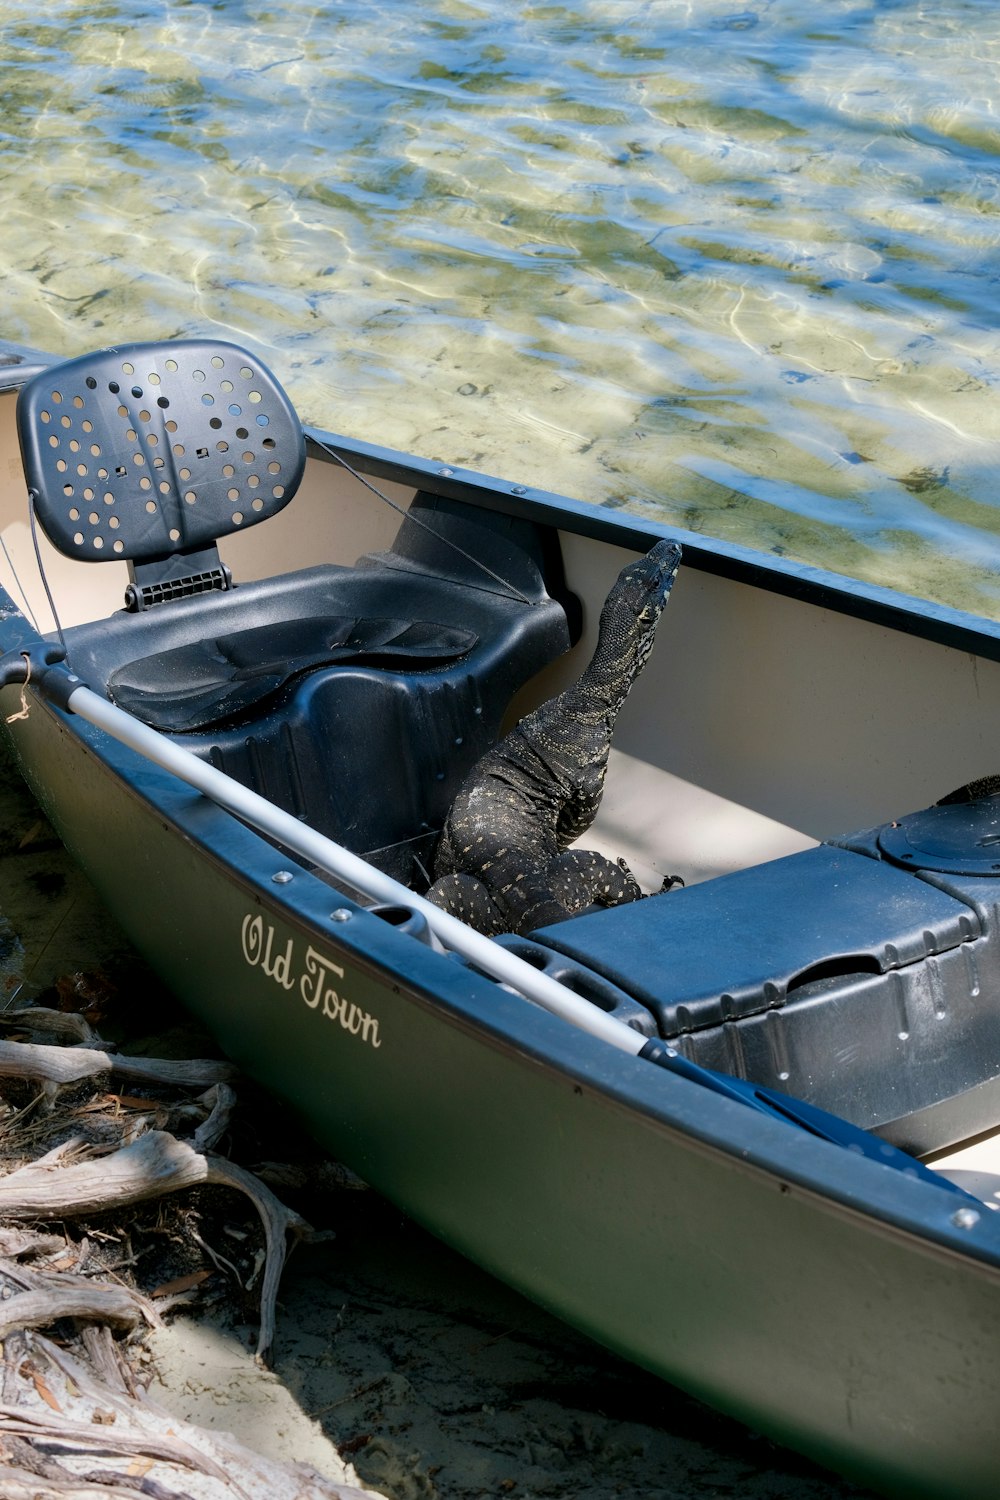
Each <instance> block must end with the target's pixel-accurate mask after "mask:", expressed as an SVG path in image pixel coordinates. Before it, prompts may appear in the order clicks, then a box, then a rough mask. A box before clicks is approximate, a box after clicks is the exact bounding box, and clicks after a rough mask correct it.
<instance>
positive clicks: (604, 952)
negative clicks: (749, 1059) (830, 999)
mask: <svg viewBox="0 0 1000 1500" xmlns="http://www.w3.org/2000/svg"><path fill="white" fill-rule="evenodd" d="M980 935H981V926H980V922H979V920H978V918H977V916H976V914H975V912H974V911H973V910H972V909H971V908H970V907H968V906H966V905H965V904H964V903H962V902H961V901H958V900H956V899H955V898H954V897H953V896H950V895H947V894H946V893H945V892H944V891H941V890H938V889H937V888H936V887H935V886H932V885H929V884H928V883H927V882H926V881H923V880H920V879H919V878H917V877H916V876H914V875H913V874H910V873H909V872H908V871H906V870H904V869H900V868H899V867H897V866H895V865H892V864H889V863H887V862H884V861H881V860H876V859H871V858H869V857H868V856H866V855H863V854H855V853H851V852H849V851H847V850H843V849H835V848H832V847H830V846H829V845H825V844H823V845H820V846H819V847H818V848H816V849H809V850H807V851H805V852H804V853H801V854H792V855H789V856H787V857H786V858H784V859H776V860H773V861H771V862H770V863H768V864H763V865H756V866H754V867H753V868H752V869H749V870H740V871H737V872H736V873H735V874H733V875H723V876H720V877H719V878H718V879H716V880H711V881H706V882H705V883H704V884H703V885H696V886H692V887H691V888H690V889H687V890H679V891H670V892H667V893H665V894H663V895H657V896H650V897H647V898H646V899H644V900H642V901H636V902H632V903H631V904H629V905H627V906H617V907H612V908H610V909H608V910H607V911H600V912H593V913H589V914H587V915H585V916H581V917H576V918H573V919H572V920H570V921H567V922H560V923H557V924H554V925H553V926H550V927H546V928H544V929H543V930H542V931H540V932H538V933H536V934H534V936H535V937H536V938H537V939H538V941H540V942H543V943H545V944H546V945H547V946H549V947H550V948H555V949H557V950H558V951H559V952H561V953H565V954H567V955H568V956H569V957H571V958H574V959H576V960H577V961H578V962H579V963H581V964H586V965H588V966H589V967H590V968H591V969H594V970H596V971H597V972H598V973H599V974H602V975H604V976H605V977H606V978H607V979H610V980H611V981H613V983H615V984H617V985H619V986H620V987H621V988H622V989H623V990H625V991H627V992H628V993H629V994H631V995H634V996H635V998H636V999H637V1000H640V1001H641V1002H642V1003H643V1004H644V1005H647V1006H649V1008H650V1009H651V1010H652V1011H653V1013H654V1015H655V1016H656V1018H657V1021H658V1023H659V1026H660V1029H661V1034H662V1035H664V1036H668V1037H669V1036H674V1035H677V1034H678V1033H679V1032H683V1031H693V1030H698V1029H700V1028H701V1027H703V1026H716V1025H719V1024H720V1023H721V1022H723V1021H728V1020H735V1019H738V1018H739V1017H740V1016H745V1015H753V1014H756V1013H758V1012H760V1011H763V1010H766V1009H768V1008H773V1007H775V1006H780V1005H783V1004H785V1003H786V1001H787V1000H789V999H792V998H794V995H795V992H796V991H797V990H799V989H802V988H803V987H804V986H805V985H807V984H809V983H810V982H811V981H813V980H818V979H829V978H830V977H831V976H834V975H837V974H844V975H847V974H858V973H873V974H876V973H886V972H887V971H889V970H891V969H898V968H902V967H903V966H905V965H907V964H914V963H919V962H920V961H921V960H923V959H926V958H927V957H929V956H930V955H932V954H936V953H943V952H946V951H947V950H949V949H951V948H955V947H957V946H958V945H959V944H960V943H963V942H969V941H971V940H972V939H974V938H976V937H979V936H980Z"/></svg>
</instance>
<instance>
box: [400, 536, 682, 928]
mask: <svg viewBox="0 0 1000 1500" xmlns="http://www.w3.org/2000/svg"><path fill="white" fill-rule="evenodd" d="M680 557H681V549H680V547H679V546H677V544H676V543H675V542H671V541H662V542H658V543H657V544H656V546H655V547H653V548H652V550H651V551H649V552H647V553H646V555H645V556H644V557H641V558H639V559H637V560H636V561H635V562H630V563H627V564H626V566H625V567H624V568H623V569H622V571H621V573H620V574H619V575H618V579H617V581H616V582H615V585H614V587H613V588H612V590H611V592H610V593H609V594H608V597H607V599H606V600H605V603H604V608H603V609H602V611H601V623H600V630H599V635H598V642H597V649H596V650H595V652H594V655H593V659H592V660H591V662H590V665H589V666H588V667H587V669H586V671H585V672H584V673H583V675H582V677H580V678H579V680H578V681H577V682H575V683H574V684H573V686H572V687H569V688H567V689H566V691H565V692H563V693H560V694H559V696H558V697H556V698H553V699H551V700H550V701H549V702H548V703H543V704H542V706H541V707H540V708H536V709H535V711H534V712H533V713H530V714H528V715H527V716H526V717H525V718H523V719H522V720H521V721H520V723H519V724H518V725H517V726H516V728H515V729H513V730H512V731H511V733H510V734H508V735H507V736H506V738H505V739H503V740H501V741H500V743H499V744H498V745H496V746H495V747H494V748H493V749H492V750H490V751H488V752H487V753H486V755H484V756H483V757H482V759H481V760H480V761H479V762H478V764H477V765H476V766H474V767H473V769H472V771H471V772H470V773H469V775H468V776H467V777H466V780H465V781H464V783H463V784H462V786H461V787H460V789H459V792H458V795H457V796H456V798H455V800H454V802H453V803H452V806H451V809H450V810H449V813H448V816H447V818H446V819H445V824H444V828H443V830H442V833H441V837H440V840H439V841H438V846H437V850H436V852H435V858H434V875H435V877H436V878H435V880H434V883H433V885H432V886H431V888H430V890H429V891H428V892H427V898H428V900H430V901H432V902H434V904H435V905H436V906H439V907H441V908H442V909H443V910H445V911H448V912H451V913H452V915H454V916H457V917H461V918H462V920H463V921H465V922H468V923H469V925H470V926H472V927H475V928H477V929H478V930H479V931H480V932H485V933H487V934H490V935H493V934H495V933H499V932H521V933H525V932H531V931H533V930H534V929H535V928H538V927H543V926H545V925H546V924H547V923H549V922H558V921H562V920H563V919H564V918H565V917H569V916H572V915H573V914H574V912H578V911H581V910H583V908H584V907H587V906H590V905H593V904H594V903H597V904H599V905H602V906H617V905H618V904H619V903H621V902H624V901H635V900H637V899H638V898H639V897H640V896H641V895H642V891H641V890H640V889H639V886H638V885H637V884H636V882H635V880H634V879H633V877H632V875H631V873H630V871H629V870H628V867H627V866H626V865H625V864H624V861H619V862H618V864H614V863H612V861H611V860H609V859H606V858H605V857H604V856H603V855H601V854H597V853H595V852H593V851H591V850H586V849H570V848H569V847H568V846H569V845H570V844H571V843H572V842H573V840H574V839H576V838H578V837H579V836H580V834H582V833H584V832H585V831H586V830H587V829H588V828H589V827H590V825H591V823H592V822H593V821H594V818H595V816H596V814H597V809H598V807H599V806H600V802H601V797H602V795H603V792H604V777H605V773H606V771H607V766H608V754H609V752H610V749H611V736H612V733H613V731H614V726H615V721H616V719H617V717H618V714H619V712H620V710H621V708H622V706H623V704H624V703H625V700H626V698H627V697H628V695H629V692H630V690H631V688H632V685H633V683H634V682H635V680H636V678H637V677H638V675H639V673H640V672H641V670H642V668H643V665H644V663H645V661H646V658H647V657H648V656H649V653H650V651H651V650H652V649H653V640H654V637H655V634H656V625H657V621H658V620H659V617H660V614H661V612H662V610H663V606H664V605H665V603H666V601H667V597H668V595H669V593H670V589H671V587H672V585H673V581H674V578H675V577H676V576H677V569H678V566H679V564H680Z"/></svg>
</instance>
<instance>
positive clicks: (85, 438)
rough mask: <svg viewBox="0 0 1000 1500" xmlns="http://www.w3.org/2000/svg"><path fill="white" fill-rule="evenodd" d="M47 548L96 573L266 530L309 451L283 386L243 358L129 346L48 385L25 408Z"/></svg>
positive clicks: (68, 370)
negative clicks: (112, 563)
mask: <svg viewBox="0 0 1000 1500" xmlns="http://www.w3.org/2000/svg"><path fill="white" fill-rule="evenodd" d="M17 420H18V433H19V437H20V441H21V450H22V454H23V457H24V463H25V472H26V477H27V481H28V486H29V488H30V489H31V491H32V492H33V499H34V504H35V510H36V514H37V515H38V519H39V521H40V522H41V524H42V526H43V528H44V530H45V532H46V535H47V536H48V537H49V539H50V541H51V542H52V543H53V545H54V546H55V547H57V548H58V550H59V551H60V552H63V553H65V554H66V556H68V557H74V558H80V559H83V560H84V561H87V562H101V561H105V560H112V559H115V558H118V559H127V560H129V561H131V562H135V563H143V562H148V561H150V560H151V559H159V558H164V557H169V556H170V555H172V554H178V553H183V554H186V553H193V552H197V551H198V550H199V549H203V548H206V547H210V546H212V545H213V544H214V542H215V541H216V540H217V539H218V538H219V537H222V536H227V535H228V534H229V533H230V532H233V531H238V530H240V529H241V528H243V527H246V526H250V525H253V524H254V523H255V522H257V521H263V520H266V518H267V517H268V516H272V515H274V514H275V513H276V512H277V511H279V510H282V509H283V508H284V506H286V505H287V504H288V502H289V500H291V498H292V496H293V495H294V494H295V491H296V489H297V488H298V485H299V482H300V480H301V478H302V471H303V467H304V464H305V440H304V437H303V434H302V427H301V424H300V423H299V419H298V417H297V416H296V414H295V411H294V409H293V407H292V405H291V403H290V401H289V400H288V397H287V396H286V395H285V393H284V391H283V390H282V389H281V387H280V386H279V385H278V382H277V381H276V380H275V378H274V376H273V375H272V374H271V373H270V371H269V370H267V369H266V368H265V366H264V365H262V364H261V362H260V361H259V360H258V359H256V358H255V356H253V355H251V354H248V353H247V352H246V350H244V349H240V348H238V347H237V346H236V345H235V344H229V343H223V342H220V341H218V340H209V339H186V340H178V341H176V342H171V343H163V344H123V345H120V346H117V347H116V348H113V349H103V350H100V351H98V352H97V353H95V354H88V355H84V356H82V357H81V358H79V359H72V360H69V361H67V362H66V363H65V364H61V365H56V366H54V367H52V368H51V369H48V370H46V371H44V372H43V373H42V374H40V375H37V376H35V378H34V379H33V380H31V381H29V383H28V384H27V385H26V386H25V387H24V389H23V390H22V391H21V393H20V396H19V398H18V406H17Z"/></svg>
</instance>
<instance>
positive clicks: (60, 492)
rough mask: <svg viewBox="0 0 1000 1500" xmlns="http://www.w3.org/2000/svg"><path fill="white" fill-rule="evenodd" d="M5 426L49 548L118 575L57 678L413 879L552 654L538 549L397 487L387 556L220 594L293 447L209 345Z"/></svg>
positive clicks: (290, 431) (41, 384)
mask: <svg viewBox="0 0 1000 1500" xmlns="http://www.w3.org/2000/svg"><path fill="white" fill-rule="evenodd" d="M18 428H19V434H20V438H21V445H22V451H23V454H24V461H25V468H26V474H27V478H28V484H29V487H30V490H31V496H32V501H33V504H34V506H35V510H36V514H37V516H38V519H39V521H40V523H41V525H42V527H43V528H44V530H45V532H46V533H47V535H48V536H49V538H50V540H51V541H52V542H53V544H54V545H55V546H56V547H57V548H58V549H59V551H61V552H63V553H65V554H66V555H67V556H69V557H73V558H78V559H80V560H82V561H85V562H87V563H95V562H101V561H114V560H116V559H118V560H124V561H127V562H128V565H129V573H130V583H129V587H128V590H127V593H126V608H125V610H124V611H119V612H116V613H115V614H112V615H111V616H110V617H109V618H107V619H104V620H97V621H92V622H89V623H86V624H82V625H77V626H74V627H72V628H70V629H67V630H66V631H65V632H64V633H63V634H64V637H65V641H66V645H67V648H68V652H69V660H70V663H71V665H72V667H73V669H74V671H76V672H77V673H78V675H79V676H81V677H82V678H83V679H84V680H85V681H86V682H87V683H88V684H89V685H90V686H91V687H92V688H94V689H95V690H97V691H99V692H105V693H107V694H108V696H109V697H111V698H112V699H113V700H114V701H115V702H117V703H118V704H119V705H120V706H121V707H123V708H125V709H127V710H128V711H129V712H131V713H133V714H134V715H135V716H136V717H137V718H139V719H142V720H143V721H144V722H145V723H147V724H150V725H152V726H153V727H155V728H157V729H160V730H161V731H164V732H167V733H170V734H175V735H183V736H184V739H185V743H186V744H187V745H188V746H189V748H190V749H191V750H192V751H194V753H195V754H198V755H201V756H202V757H204V758H205V759H207V760H210V761H211V762H212V763H213V764H215V765H217V766H219V767H220V769H223V770H225V771H226V772H228V774H230V775H231V776H233V777H235V778H236V779H237V780H239V781H241V782H243V783H244V784H245V785H248V786H251V787H253V788H254V790H256V791H259V792H261V793H262V794H263V795H265V796H267V797H269V798H270V799H271V800H272V801H274V802H275V803H277V804H278V805H279V806H281V807H283V808H285V809H286V810H287V811H291V812H294V813H295V814H296V815H297V816H300V817H302V818H304V819H305V820H307V821H308V822H309V823H310V824H311V825H312V826H313V827H315V828H318V829H320V830H321V831H323V832H326V833H328V834H330V835H331V836H333V837H334V838H338V839H340V840H341V841H342V842H344V843H346V844H348V845H349V847H351V848H352V849H355V850H357V851H358V852H362V853H367V854H369V856H370V857H372V858H374V859H375V860H376V861H377V862H378V863H380V864H381V865H382V867H383V868H387V869H390V870H391V871H392V873H394V874H396V875H397V876H398V877H399V878H403V879H412V880H415V881H416V882H417V883H420V882H421V881H422V880H423V879H424V875H423V865H424V857H425V855H427V854H428V853H429V849H430V846H431V844H432V843H433V839H434V837H435V835H436V831H437V829H438V828H439V827H440V823H441V820H442V818H443V817H444V814H445V812H446V810H447V808H448V806H449V805H450V802H451V798H452V797H453V795H454V791H455V788H456V787H457V785H458V783H459V782H460V781H461V779H462V777H464V776H465V774H466V773H467V772H468V770H469V769H470V767H471V766H472V765H473V764H474V763H475V761H476V760H477V759H478V758H479V756H480V755H481V754H482V753H483V752H484V751H485V750H486V749H487V747H488V746H489V745H490V744H492V743H493V742H494V741H495V739H496V737H497V735H498V733H499V731H500V726H501V723H502V720H503V715H504V712H505V710H506V708H507V705H508V704H509V702H510V700H511V698H512V696H513V695H514V693H515V692H516V691H517V690H518V689H519V688H520V687H521V686H522V685H523V684H524V683H525V682H526V681H527V680H528V679H529V678H530V677H531V676H533V675H534V674H535V673H536V672H538V671H540V670H541V668H542V667H544V666H545V665H546V664H547V663H548V662H550V661H551V660H552V659H553V658H554V657H555V656H557V655H558V654H559V653H560V652H562V651H565V650H566V649H567V648H568V647H569V645H570V644H571V632H570V626H569V623H568V620H567V604H568V603H569V600H568V598H567V596H566V595H565V592H564V585H563V581H562V571H561V562H560V558H559V552H558V542H557V540H556V538H555V534H554V533H552V532H550V531H548V530H547V529H545V528H541V527H539V526H536V525H534V524H533V523H531V522H527V521H521V520H515V519H513V518H511V517H507V516H504V515H502V514H500V513H492V512H486V511H482V510H480V509H478V508H476V507H472V506H467V505H464V504H461V503H460V502H456V501H451V500H447V499H444V498H443V497H441V496H436V495H428V494H418V495H417V496H416V497H415V498H414V500H413V502H412V504H411V507H410V510H409V514H408V516H407V518H406V519H405V520H404V521H403V523H402V524H401V526H400V529H399V532H398V534H397V536H396V539H395V541H394V542H393V545H392V547H391V548H390V549H389V550H388V551H387V552H384V553H379V554H377V555H373V556H369V557H364V558H361V559H359V561H358V563H357V564H356V565H355V566H354V567H343V566H340V565H335V564H320V565H317V566H314V567H310V568H304V569H301V570H299V571H297V572H294V573H288V574H283V575H275V576H272V577H268V578H262V579H257V580H254V581H252V582H249V583H241V584H240V585H239V586H238V587H237V586H234V585H233V583H232V580H231V578H230V575H229V571H228V569H227V568H226V566H225V564H224V563H223V562H222V561H221V559H220V557H219V553H218V548H217V546H216V541H217V539H219V538H222V537H225V536H227V535H229V534H230V533H232V532H235V531H238V530H240V529H243V528H245V527H246V526H250V525H254V524H256V523H257V522H258V521H262V520H266V519H267V518H268V517H269V516H272V515H274V514H275V513H276V512H277V511H278V510H280V509H282V508H283V507H284V506H285V505H287V504H288V503H289V501H290V500H291V499H292V497H293V495H294V494H295V491H296V489H297V487H298V485H299V482H300V480H301V476H302V472H303V466H304V455H305V447H304V437H303V433H302V428H301V426H300V424H299V421H298V418H297V417H296V415H295V412H294V410H293V408H292V406H291V404H290V402H289V401H288V398H287V397H286V396H285V394H284V392H283V391H282V390H281V388H280V386H279V385H278V384H277V382H276V381H275V379H274V377H273V376H272V375H271V374H270V372H269V371H267V370H265V369H264V367H263V366H262V365H261V364H260V362H259V361H258V360H256V359H255V358H253V356H251V355H249V354H247V353H245V351H243V350H242V349H238V348H236V347H235V346H234V345H231V344H225V343H220V342H217V341H194V340H186V341H182V342H178V343H169V344H162V345H157V344H133V345H126V346H122V347H119V348H116V349H110V350H102V351H100V352H99V353H97V354H94V355H89V356H86V357H85V358H81V359H75V360H71V361H69V362H68V363H66V364H64V365H59V366H56V367H54V368H50V369H48V370H46V371H44V372H43V373H42V374H40V375H38V376H37V377H35V378H34V379H33V380H32V381H31V382H29V384H27V385H26V386H25V387H24V389H23V391H22V392H21V395H20V398H19V401H18ZM371 503H372V504H373V505H375V504H378V503H379V502H378V500H377V499H375V498H373V499H372V501H371ZM362 745H363V751H364V753H359V747H361V746H362Z"/></svg>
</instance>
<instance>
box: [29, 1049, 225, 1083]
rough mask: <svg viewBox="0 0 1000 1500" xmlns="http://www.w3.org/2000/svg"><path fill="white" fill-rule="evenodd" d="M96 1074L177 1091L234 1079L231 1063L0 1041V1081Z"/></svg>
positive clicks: (62, 1080)
mask: <svg viewBox="0 0 1000 1500" xmlns="http://www.w3.org/2000/svg"><path fill="white" fill-rule="evenodd" d="M98 1073H118V1074H120V1075H121V1076H122V1077H123V1078H140V1079H142V1080H143V1082H145V1083H161V1084H171V1085H173V1086H175V1087H178V1088H191V1087H195V1088H204V1087H205V1086H206V1085H208V1084H214V1083H219V1082H220V1081H222V1080H223V1079H227V1078H233V1077H235V1074H236V1069H235V1068H234V1067H233V1066H232V1064H231V1063H225V1062H216V1061H215V1060H214V1059H188V1058H183V1059H180V1060H176V1059H174V1058H164V1057H127V1056H125V1055H124V1054H123V1053H120V1052H101V1051H97V1050H96V1049H95V1048H93V1047H48V1046H45V1045H39V1044H37V1043H34V1042H0V1078H37V1079H39V1080H40V1081H42V1082H43V1083H55V1084H66V1083H79V1082H81V1081H82V1080H83V1079H85V1078H93V1077H95V1076H96V1075H97V1074H98Z"/></svg>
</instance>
